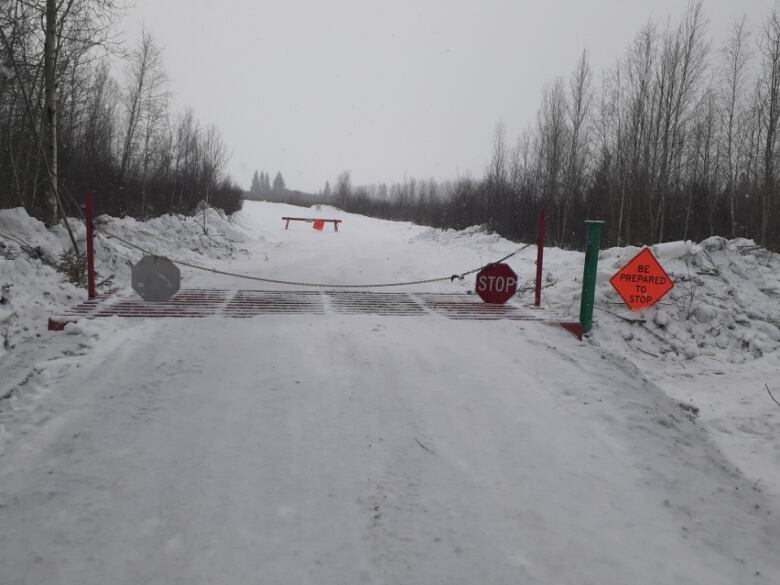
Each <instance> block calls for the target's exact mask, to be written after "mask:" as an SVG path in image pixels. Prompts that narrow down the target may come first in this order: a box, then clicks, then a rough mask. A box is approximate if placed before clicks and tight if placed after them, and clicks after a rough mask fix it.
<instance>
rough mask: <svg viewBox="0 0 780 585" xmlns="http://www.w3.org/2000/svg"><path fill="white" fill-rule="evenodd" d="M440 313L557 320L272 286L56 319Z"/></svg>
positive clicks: (114, 300) (106, 307) (410, 298)
mask: <svg viewBox="0 0 780 585" xmlns="http://www.w3.org/2000/svg"><path fill="white" fill-rule="evenodd" d="M274 314H281V315H326V314H336V315H382V316H398V317H406V316H410V317H426V316H440V317H445V318H448V319H455V320H501V319H504V320H512V321H554V320H555V318H554V317H553V316H552V315H550V314H549V313H548V312H547V311H544V310H540V309H535V308H532V307H528V306H524V305H521V304H520V303H518V302H516V301H514V300H512V301H510V302H509V303H507V304H505V305H489V304H486V303H483V302H482V301H481V300H480V299H479V298H477V297H475V296H471V295H465V294H437V293H404V292H396V293H387V292H365V291H338V290H335V291H334V290H326V291H309V290H307V291H268V290H239V291H228V290H219V289H185V290H181V291H179V292H178V293H177V294H176V295H174V296H173V298H171V300H169V301H167V302H162V303H150V302H146V301H143V300H141V299H140V298H136V297H132V298H122V297H112V296H111V295H110V294H109V295H103V296H101V297H98V298H96V299H94V300H93V301H88V302H86V303H83V304H81V305H78V306H76V307H74V308H73V309H71V310H70V311H68V312H66V313H65V314H64V315H62V316H61V317H57V318H53V319H52V322H53V323H54V324H55V328H56V326H57V324H59V325H60V327H59V328H62V327H64V324H66V323H67V322H69V321H74V320H77V319H78V318H82V317H86V318H96V317H111V316H117V317H145V318H164V317H208V316H212V315H221V316H224V317H236V318H247V317H259V316H263V315H274Z"/></svg>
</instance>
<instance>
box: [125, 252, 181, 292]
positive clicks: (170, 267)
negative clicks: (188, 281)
mask: <svg viewBox="0 0 780 585" xmlns="http://www.w3.org/2000/svg"><path fill="white" fill-rule="evenodd" d="M130 281H131V283H132V285H133V290H134V291H135V292H137V293H138V294H139V295H141V298H143V300H145V301H152V302H164V301H167V300H169V299H170V298H171V297H172V296H173V295H175V294H176V293H177V292H178V290H179V286H180V285H181V272H179V268H178V267H177V266H176V265H175V264H174V263H173V262H171V261H170V260H168V259H167V258H163V257H161V256H144V257H143V258H141V259H140V260H139V261H138V262H136V263H135V264H134V265H133V269H132V272H131V276H130Z"/></svg>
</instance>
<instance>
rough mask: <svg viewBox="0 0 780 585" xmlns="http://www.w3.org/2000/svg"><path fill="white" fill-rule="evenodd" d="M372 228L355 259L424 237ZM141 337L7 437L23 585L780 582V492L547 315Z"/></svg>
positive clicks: (5, 526) (78, 366)
mask: <svg viewBox="0 0 780 585" xmlns="http://www.w3.org/2000/svg"><path fill="white" fill-rule="evenodd" d="M275 216H276V214H275V215H274V217H275ZM259 219H262V218H259ZM269 221H270V220H269ZM365 222H366V226H367V227H366V230H368V229H369V227H370V230H371V233H372V234H374V235H375V236H376V237H372V238H371V239H370V241H369V239H368V238H366V239H365V241H364V242H363V243H359V244H360V245H359V246H358V248H359V250H357V251H356V252H355V254H354V256H356V257H359V256H360V253H363V254H365V255H367V256H371V255H372V254H373V255H374V257H377V253H376V249H377V247H381V248H382V249H383V250H385V251H386V252H387V256H388V257H391V256H392V257H393V258H398V257H403V254H404V253H405V252H404V251H403V250H404V249H405V248H406V247H407V246H409V241H408V234H406V235H403V236H401V235H399V233H398V232H397V231H393V230H392V229H388V230H387V231H385V232H381V229H382V226H383V225H384V224H383V223H382V222H369V220H365ZM369 224H370V225H369ZM345 227H347V228H348V227H349V224H345ZM349 233H350V232H349V229H344V230H343V231H342V232H340V233H339V237H340V238H341V240H338V242H339V244H338V245H339V246H343V249H339V250H338V251H339V253H342V254H345V253H347V250H348V249H349V247H352V248H354V247H355V246H356V244H355V243H354V242H353V243H351V244H350V243H348V241H347V240H346V238H347V237H349ZM323 235H324V234H323ZM295 237H296V236H294V235H291V234H290V233H287V234H282V235H281V236H279V238H280V239H279V241H280V242H294V241H295V240H294V239H293V238H295ZM306 238H307V239H305V240H302V243H299V246H300V253H299V254H297V255H295V250H294V249H291V246H287V247H281V248H279V251H278V253H279V255H283V254H288V255H289V258H288V259H289V260H290V262H286V263H285V266H289V265H290V264H291V263H292V264H295V265H297V266H298V267H303V266H318V267H319V268H317V269H316V270H322V273H323V274H325V273H326V272H327V270H328V269H329V267H332V265H333V264H335V263H336V262H337V260H336V256H334V253H333V249H331V250H328V249H327V245H322V244H321V243H319V241H317V240H315V239H313V238H311V237H309V234H308V232H307V234H306ZM322 241H328V240H322ZM330 241H333V242H336V241H337V240H335V239H333V240H330ZM307 242H313V243H312V244H307ZM262 245H263V246H266V247H268V242H265V243H264V244H262ZM425 245H426V246H427V245H430V246H431V247H433V246H434V245H435V243H430V244H428V243H426V244H425ZM258 246H261V244H258ZM271 248H273V247H272V246H271ZM258 249H259V248H258ZM255 253H257V250H255ZM408 254H409V257H410V260H409V261H410V262H411V258H413V257H414V255H415V254H419V250H411V251H410V252H408ZM442 255H444V253H442V254H440V256H439V257H438V258H435V260H436V261H437V262H441V260H442V257H441V256H442ZM383 257H384V256H383ZM421 263H422V264H424V261H421ZM355 265H356V266H357V268H356V269H355V273H354V274H351V275H350V276H354V277H355V278H368V277H370V276H373V274H370V268H369V264H365V265H362V264H361V263H360V260H359V258H358V260H356V261H355ZM432 266H433V265H432ZM430 269H431V267H427V266H423V267H422V269H421V270H427V271H428V273H430ZM312 270H315V269H312ZM202 278H204V280H203V282H204V283H206V284H208V283H209V281H208V278H207V277H202ZM121 331H122V332H121V333H119V334H117V336H116V337H115V338H114V339H112V340H110V341H108V342H106V343H103V344H102V345H101V346H100V347H98V348H96V349H94V350H93V351H91V352H90V353H89V354H87V356H85V357H83V358H79V359H77V360H75V361H74V362H73V363H72V365H71V367H67V368H63V369H61V370H56V371H55V373H53V374H52V378H51V380H50V387H51V388H52V389H56V391H52V392H51V393H50V394H49V395H48V396H45V397H43V398H41V399H40V401H41V403H43V404H45V407H41V406H39V407H38V408H39V410H41V409H44V410H45V411H46V413H47V414H46V416H40V417H39V418H40V420H38V421H37V422H36V424H35V425H32V430H28V431H27V432H26V433H24V434H21V435H19V436H18V437H17V438H16V440H14V441H11V442H10V443H9V444H8V445H6V447H5V450H4V451H2V452H1V454H0V583H2V584H3V585H6V584H7V585H21V584H24V585H28V584H39V583H46V584H74V585H76V584H78V585H91V584H96V585H97V584H101V585H103V584H106V583H112V584H136V583H149V584H160V585H162V584H166V585H168V584H175V583H181V584H185V583H186V584H188V585H191V584H197V583H219V584H245V583H246V584H263V585H264V584H283V583H284V584H287V583H296V584H297V583H311V584H318V585H319V584H353V583H355V584H360V583H365V584H377V585H378V584H399V585H400V584H404V585H408V584H415V583H419V584H426V585H428V584H439V583H440V584H454V583H462V584H476V583H485V584H488V583H490V584H492V583H496V584H510V583H511V584H517V583H523V584H536V583H538V584H552V583H556V584H560V583H571V584H586V583H592V584H594V585H596V584H598V585H606V584H615V585H618V584H620V585H625V584H629V583H630V584H632V585H641V584H645V583H646V584H650V583H653V584H658V583H670V584H672V583H674V584H676V585H678V584H686V583H691V584H693V583H701V584H705V583H706V584H708V585H710V584H724V585H727V584H728V585H731V584H735V583H740V584H745V583H767V584H772V583H777V582H778V580H779V579H780V560H778V555H777V543H778V542H780V522H779V521H778V516H777V514H778V513H780V509H778V507H777V505H776V502H771V501H767V500H766V499H765V498H764V497H763V496H762V494H761V493H760V492H759V491H757V490H754V489H752V488H753V485H752V483H751V482H750V481H747V480H746V479H745V478H744V477H742V476H741V475H740V474H739V473H738V471H737V470H736V469H735V468H734V466H733V465H731V464H730V463H728V462H727V461H726V460H725V459H724V458H723V456H722V455H721V454H720V453H719V452H718V450H717V449H716V448H715V446H714V445H713V444H712V443H711V441H710V440H709V439H708V437H707V435H706V433H705V431H704V430H702V429H701V428H700V426H699V425H698V424H697V423H696V422H695V421H692V420H690V419H689V417H688V415H687V414H686V412H685V411H684V410H683V409H681V408H680V407H679V406H678V405H677V404H676V403H675V402H674V401H673V400H671V399H670V398H669V397H668V396H666V395H665V394H664V393H663V392H662V391H661V390H659V389H658V388H656V387H655V386H653V385H652V384H650V383H648V382H646V381H645V380H644V379H643V378H642V376H641V375H640V374H639V373H638V371H637V370H635V369H634V368H632V366H631V364H629V363H627V362H624V361H621V360H619V359H617V358H614V357H611V356H610V355H608V354H607V353H606V352H603V351H601V350H599V349H598V348H595V347H592V346H590V345H587V344H580V343H577V342H576V341H575V340H574V339H573V338H571V337H570V336H569V335H568V334H566V333H565V332H563V331H559V330H558V329H556V328H553V327H551V326H548V325H543V324H539V323H513V322H508V321H495V322H489V321H488V322H478V321H451V320H448V319H446V318H444V317H439V316H435V315H432V316H426V317H425V318H416V317H381V316H366V315H361V316H343V315H342V316H339V315H311V316H303V315H297V316H283V315H275V316H267V317H262V318H252V319H235V320H230V319H222V318H217V317H214V318H207V319H195V320H186V319H182V320H158V321H149V322H143V323H140V322H137V321H136V322H132V323H130V324H129V326H128V327H127V328H126V329H122V330H121ZM60 342H61V341H60Z"/></svg>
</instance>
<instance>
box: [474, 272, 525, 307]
mask: <svg viewBox="0 0 780 585" xmlns="http://www.w3.org/2000/svg"><path fill="white" fill-rule="evenodd" d="M476 290H477V294H478V295H479V296H480V298H481V299H482V300H483V301H485V302H486V303H492V304H495V305H501V304H503V303H505V302H507V301H508V300H509V299H511V298H512V297H513V296H514V295H515V293H516V292H517V274H515V271H514V270H512V269H511V268H510V267H509V265H508V264H490V265H489V266H485V267H484V268H483V269H482V270H480V271H479V272H478V273H477V286H476Z"/></svg>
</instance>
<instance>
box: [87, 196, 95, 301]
mask: <svg viewBox="0 0 780 585" xmlns="http://www.w3.org/2000/svg"><path fill="white" fill-rule="evenodd" d="M94 207H95V201H94V198H93V195H92V191H90V192H89V193H87V201H86V209H85V212H86V213H85V215H86V217H85V219H84V221H85V222H86V224H87V296H88V298H89V299H94V298H95V296H96V292H95V231H94V226H93V223H92V220H93V218H94V217H95V209H94Z"/></svg>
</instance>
